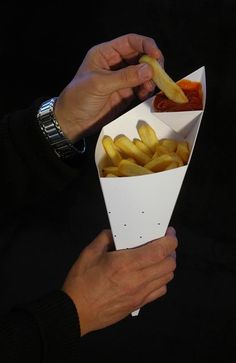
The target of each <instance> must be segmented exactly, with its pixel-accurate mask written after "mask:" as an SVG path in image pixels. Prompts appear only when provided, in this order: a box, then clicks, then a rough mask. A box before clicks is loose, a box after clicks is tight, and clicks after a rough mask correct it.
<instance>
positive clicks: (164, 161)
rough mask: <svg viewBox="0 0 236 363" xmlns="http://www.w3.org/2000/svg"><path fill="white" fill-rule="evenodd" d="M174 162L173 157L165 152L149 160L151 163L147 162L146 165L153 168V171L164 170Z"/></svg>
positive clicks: (150, 168)
mask: <svg viewBox="0 0 236 363" xmlns="http://www.w3.org/2000/svg"><path fill="white" fill-rule="evenodd" d="M172 162H173V158H172V157H171V156H170V155H168V154H164V155H161V156H159V157H157V158H155V159H152V160H151V161H149V163H147V164H145V165H144V167H145V168H147V169H149V170H152V171H153V172H158V171H163V170H165V169H166V168H167V166H168V165H170V164H171V163H172Z"/></svg>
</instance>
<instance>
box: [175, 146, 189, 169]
mask: <svg viewBox="0 0 236 363" xmlns="http://www.w3.org/2000/svg"><path fill="white" fill-rule="evenodd" d="M176 154H177V155H179V156H180V157H181V159H182V160H183V162H184V164H186V163H187V161H188V158H189V154H190V150H189V145H188V142H187V141H179V142H178V145H177V149H176Z"/></svg>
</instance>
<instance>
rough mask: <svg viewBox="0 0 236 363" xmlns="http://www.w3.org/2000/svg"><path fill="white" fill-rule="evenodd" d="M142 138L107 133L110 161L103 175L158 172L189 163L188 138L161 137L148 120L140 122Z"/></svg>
mask: <svg viewBox="0 0 236 363" xmlns="http://www.w3.org/2000/svg"><path fill="white" fill-rule="evenodd" d="M137 131H138V135H139V137H140V138H134V139H133V140H131V139H130V138H129V137H127V136H126V135H123V134H122V135H118V136H116V137H115V138H114V139H113V138H112V137H110V136H108V135H105V136H104V137H103V139H102V144H103V147H104V149H105V152H106V155H107V156H108V160H109V162H108V164H109V165H106V166H104V167H103V168H102V176H103V177H124V176H138V175H145V174H152V173H157V172H161V171H165V170H169V169H174V168H178V167H180V166H183V165H186V164H187V162H188V159H189V154H190V148H189V144H188V142H187V141H185V140H181V141H178V140H174V139H172V138H162V139H159V138H158V136H157V134H156V132H155V130H154V129H153V128H152V127H151V126H150V125H149V124H148V123H146V122H144V121H143V122H141V123H139V124H138V126H137Z"/></svg>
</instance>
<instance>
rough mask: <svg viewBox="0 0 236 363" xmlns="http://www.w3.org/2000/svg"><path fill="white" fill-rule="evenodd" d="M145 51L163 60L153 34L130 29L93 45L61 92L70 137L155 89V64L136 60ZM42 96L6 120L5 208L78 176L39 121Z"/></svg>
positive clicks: (59, 108)
mask: <svg viewBox="0 0 236 363" xmlns="http://www.w3.org/2000/svg"><path fill="white" fill-rule="evenodd" d="M142 53H147V54H149V55H151V56H153V57H155V58H157V59H159V60H160V62H163V55H162V53H161V51H160V50H159V49H158V47H157V45H156V43H155V41H154V40H153V39H151V38H148V37H145V36H142V35H137V34H128V35H124V36H121V37H118V38H116V39H114V40H111V41H108V42H105V43H102V44H100V45H97V46H95V47H93V48H91V49H90V50H89V51H88V53H87V55H86V57H85V59H84V61H83V63H82V65H81V66H80V67H79V69H78V72H77V73H76V75H75V77H74V78H73V79H72V81H71V82H70V83H69V84H68V85H67V86H66V87H65V88H64V89H63V90H62V92H61V93H60V94H59V96H58V99H57V101H56V104H55V108H54V114H55V118H56V120H57V122H58V124H59V125H60V127H61V129H62V131H63V133H64V135H65V137H66V138H67V139H68V140H70V141H71V142H76V141H77V140H78V139H81V138H82V137H84V136H86V135H88V134H90V133H91V132H94V131H95V130H97V129H100V128H101V127H102V126H103V125H104V124H106V123H108V122H110V121H111V120H112V119H114V118H115V117H116V116H118V115H119V114H120V113H122V112H124V111H125V110H126V109H127V107H128V106H129V105H130V103H131V102H132V101H133V100H134V99H135V98H138V99H139V100H140V99H141V100H143V99H145V98H147V97H148V96H149V95H150V94H151V93H152V92H153V90H154V85H153V83H152V81H151V78H152V69H151V67H150V66H149V65H147V64H137V62H138V59H139V57H140V55H141V54H142ZM42 101H43V100H40V102H36V103H35V104H34V105H33V106H32V107H31V108H29V109H27V110H22V111H19V112H16V113H15V114H12V115H9V116H6V117H5V119H4V120H2V122H1V127H0V128H1V129H0V140H1V153H0V155H1V158H2V160H1V165H2V175H3V177H2V178H1V188H0V193H1V199H2V207H3V209H4V213H6V212H7V210H8V211H12V210H14V209H16V208H17V207H18V206H22V205H26V204H28V203H34V202H35V201H39V200H44V199H45V198H48V196H50V195H51V193H58V192H60V191H62V190H63V189H64V188H65V186H66V185H68V183H70V181H71V180H73V179H74V178H76V177H78V176H79V172H78V163H77V165H76V167H77V168H72V167H71V166H69V165H67V164H66V163H64V162H62V161H61V160H60V159H59V158H58V157H57V155H55V152H54V151H53V149H52V148H51V146H50V145H49V142H48V141H47V140H46V138H45V136H44V135H43V132H42V130H41V129H40V127H39V124H38V122H37V113H38V110H39V107H40V105H41V103H42Z"/></svg>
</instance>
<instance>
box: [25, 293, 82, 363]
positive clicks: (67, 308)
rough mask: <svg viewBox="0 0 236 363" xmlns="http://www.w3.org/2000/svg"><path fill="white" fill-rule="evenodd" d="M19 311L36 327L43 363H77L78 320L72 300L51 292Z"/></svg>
mask: <svg viewBox="0 0 236 363" xmlns="http://www.w3.org/2000/svg"><path fill="white" fill-rule="evenodd" d="M19 309H21V310H24V311H27V312H28V313H30V314H31V315H32V316H33V318H34V319H35V321H36V323H37V325H38V327H39V330H40V335H41V339H42V347H43V354H42V355H43V362H57V363H60V362H63V363H64V362H67V363H72V362H77V361H78V357H79V340H80V325H79V317H78V313H77V310H76V307H75V305H74V303H73V301H72V299H71V298H70V297H69V296H68V295H67V294H66V293H65V292H63V291H61V290H59V291H55V292H52V293H51V294H48V295H46V296H45V297H43V298H42V299H39V300H36V301H34V302H31V303H29V304H27V305H24V306H21V307H19Z"/></svg>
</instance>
